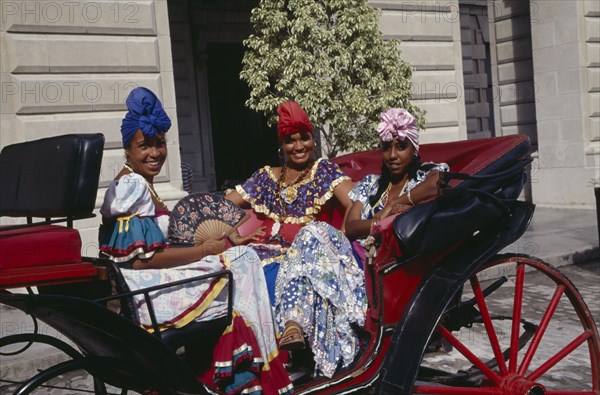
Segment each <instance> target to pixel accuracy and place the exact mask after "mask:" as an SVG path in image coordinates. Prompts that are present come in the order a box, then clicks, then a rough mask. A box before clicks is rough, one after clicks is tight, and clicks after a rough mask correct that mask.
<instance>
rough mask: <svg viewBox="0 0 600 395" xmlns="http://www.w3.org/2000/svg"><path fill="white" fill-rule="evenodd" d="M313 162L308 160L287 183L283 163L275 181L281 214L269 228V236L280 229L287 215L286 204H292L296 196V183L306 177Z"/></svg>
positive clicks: (285, 169)
mask: <svg viewBox="0 0 600 395" xmlns="http://www.w3.org/2000/svg"><path fill="white" fill-rule="evenodd" d="M312 167H313V163H312V161H310V162H308V164H307V165H306V168H305V169H304V170H302V172H301V173H300V174H299V175H298V177H296V178H295V179H294V181H292V182H291V183H289V184H288V185H285V174H286V173H287V166H286V165H285V164H284V165H283V167H282V168H281V174H279V180H278V181H277V201H278V202H279V207H281V215H280V217H279V221H275V223H274V224H273V227H272V228H271V236H275V235H276V234H278V233H279V230H280V229H281V223H280V222H284V221H285V219H286V217H287V205H288V204H292V203H294V202H295V201H296V199H297V198H298V190H297V189H296V184H298V183H299V182H300V181H302V180H303V179H304V177H306V175H307V174H308V172H309V171H310V170H311V169H312Z"/></svg>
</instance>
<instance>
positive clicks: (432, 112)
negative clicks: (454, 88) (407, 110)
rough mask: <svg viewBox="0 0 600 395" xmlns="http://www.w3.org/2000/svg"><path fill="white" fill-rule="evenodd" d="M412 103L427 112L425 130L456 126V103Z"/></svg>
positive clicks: (442, 101) (443, 101)
mask: <svg viewBox="0 0 600 395" xmlns="http://www.w3.org/2000/svg"><path fill="white" fill-rule="evenodd" d="M412 103H414V104H416V105H417V106H419V108H421V109H423V110H425V111H427V115H426V119H427V124H426V125H425V127H426V128H427V129H429V128H440V127H444V126H448V127H450V126H458V121H457V119H458V115H457V112H456V111H457V109H456V103H454V102H452V101H448V100H425V101H420V100H416V101H415V100H413V101H412Z"/></svg>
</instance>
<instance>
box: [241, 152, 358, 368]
mask: <svg viewBox="0 0 600 395" xmlns="http://www.w3.org/2000/svg"><path fill="white" fill-rule="evenodd" d="M346 180H349V178H348V177H347V176H346V175H345V174H344V173H343V172H342V171H341V170H340V168H339V167H338V166H337V165H336V164H334V163H333V162H330V161H329V160H326V159H319V160H317V161H316V162H315V163H314V164H313V165H312V168H311V170H310V172H309V173H308V175H307V177H306V179H304V180H302V181H301V182H299V183H298V184H296V185H295V189H296V190H297V191H296V193H295V194H291V196H292V197H294V195H295V197H294V198H293V199H290V198H287V201H286V196H285V195H284V192H285V188H284V187H280V186H279V180H278V177H276V176H275V174H274V172H273V170H272V169H271V168H270V167H269V166H266V167H264V168H262V169H260V170H258V171H257V172H256V173H254V175H252V177H251V178H250V179H248V180H247V181H246V182H244V183H243V184H241V185H238V186H237V187H236V190H237V192H238V193H239V194H240V195H241V196H242V198H243V199H244V200H246V201H247V202H249V203H250V205H251V206H252V208H253V210H254V211H255V212H257V213H260V214H262V215H263V216H265V217H267V218H268V219H269V221H267V233H269V236H268V237H266V238H265V240H264V242H261V243H252V244H249V246H250V247H252V248H253V249H255V251H256V252H257V253H258V255H259V256H260V257H261V259H262V261H263V265H264V270H265V276H266V279H267V284H268V286H269V291H270V296H271V298H272V302H273V304H274V306H275V316H276V321H277V323H278V324H279V329H280V331H282V330H283V327H284V325H285V323H286V322H287V321H289V320H293V321H296V322H298V323H299V324H300V325H301V326H302V328H303V330H304V332H305V333H306V334H307V336H308V340H309V344H310V346H311V348H312V350H313V352H314V359H315V375H324V376H327V377H331V376H333V374H334V373H335V370H336V368H337V367H338V366H339V365H340V364H341V366H347V365H348V364H349V363H350V362H352V361H353V360H354V357H355V356H356V352H357V350H358V346H359V339H358V337H357V335H356V334H355V332H354V330H353V329H352V327H351V324H353V323H356V324H358V325H361V326H362V325H364V319H365V312H366V307H367V299H366V292H365V286H364V276H363V273H362V270H361V269H360V268H359V266H358V265H357V263H356V261H355V259H354V256H353V254H352V248H351V246H350V243H349V241H348V239H347V238H346V237H345V236H344V234H343V233H341V232H340V231H339V230H337V229H335V228H334V227H332V226H331V225H329V224H327V223H325V222H319V221H315V219H316V218H317V216H318V215H319V214H320V212H321V211H322V210H323V208H324V206H325V204H326V203H327V201H328V200H329V199H331V198H332V197H333V191H334V189H335V187H336V186H337V185H339V184H340V183H342V182H343V181H346ZM281 189H283V191H282V190H281Z"/></svg>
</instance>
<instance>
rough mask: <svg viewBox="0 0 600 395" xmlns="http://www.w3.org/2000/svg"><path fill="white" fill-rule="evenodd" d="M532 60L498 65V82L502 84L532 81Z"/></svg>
mask: <svg viewBox="0 0 600 395" xmlns="http://www.w3.org/2000/svg"><path fill="white" fill-rule="evenodd" d="M532 70H533V66H532V60H531V59H525V60H521V61H517V62H511V63H505V64H501V65H498V81H499V82H500V83H507V82H517V81H522V80H531V79H532V77H533V72H532Z"/></svg>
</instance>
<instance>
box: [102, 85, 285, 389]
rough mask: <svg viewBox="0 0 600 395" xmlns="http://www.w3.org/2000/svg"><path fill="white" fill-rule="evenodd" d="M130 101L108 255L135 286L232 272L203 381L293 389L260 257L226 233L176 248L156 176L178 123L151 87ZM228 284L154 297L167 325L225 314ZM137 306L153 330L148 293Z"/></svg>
mask: <svg viewBox="0 0 600 395" xmlns="http://www.w3.org/2000/svg"><path fill="white" fill-rule="evenodd" d="M126 104H127V110H128V112H127V114H126V115H125V118H124V119H123V123H122V125H121V134H122V138H123V148H124V149H125V158H126V163H125V166H124V167H123V169H122V170H121V171H120V172H119V174H118V175H117V176H116V177H115V179H114V180H113V181H112V182H111V184H110V185H109V187H108V190H107V191H106V194H105V196H104V203H103V204H102V207H101V209H100V212H101V214H102V218H103V226H102V231H101V237H100V239H101V246H100V250H101V252H102V254H104V255H105V256H106V257H108V258H110V259H112V260H113V261H115V262H117V263H118V264H119V266H120V268H121V272H122V273H123V276H124V278H125V281H126V282H127V285H128V286H129V288H130V289H131V290H137V289H140V288H146V287H149V286H153V285H158V284H165V283H170V282H173V281H177V280H183V279H186V278H190V277H195V276H199V275H202V274H208V273H214V272H217V271H221V270H224V269H229V270H231V271H232V273H233V277H234V282H235V288H234V300H233V308H234V320H233V323H232V324H231V326H230V327H229V328H227V329H226V330H225V332H224V333H223V335H222V336H221V338H220V339H219V342H218V344H217V346H216V347H215V349H214V353H213V364H212V367H211V368H210V369H208V370H207V371H204V372H200V374H201V378H200V379H201V380H202V381H203V382H206V383H207V384H210V385H214V386H216V387H219V388H220V389H221V390H224V391H225V392H226V393H228V394H234V393H241V392H242V391H244V390H248V389H250V388H251V389H252V390H253V391H254V392H253V393H264V394H290V393H293V387H292V384H291V382H290V380H289V377H288V376H287V373H286V371H285V368H284V366H283V363H282V361H281V359H280V358H273V356H277V345H276V343H275V333H274V325H273V317H272V312H271V307H270V305H269V297H268V294H267V288H266V282H265V278H264V274H263V271H262V270H261V269H262V266H261V263H260V259H259V257H258V255H256V253H255V252H254V251H253V250H251V249H250V248H248V247H243V246H240V247H234V248H231V249H228V250H227V251H225V239H224V237H221V238H214V239H209V240H207V241H205V242H204V243H203V244H201V245H198V246H193V247H180V248H169V245H168V243H167V241H166V240H167V239H166V237H167V229H168V224H169V211H168V208H167V206H166V204H165V203H164V202H163V201H162V200H161V199H160V197H159V196H158V194H157V193H156V191H155V189H154V185H153V181H154V177H156V176H157V175H158V174H159V173H160V171H161V169H162V166H163V164H164V163H165V160H166V158H167V144H166V138H165V134H166V133H167V131H168V130H169V128H170V127H171V121H170V119H169V117H168V116H167V114H166V113H165V111H164V109H163V107H162V104H161V102H160V100H159V99H158V98H157V97H156V95H155V94H154V93H152V92H151V91H150V90H148V89H146V88H141V87H140V88H135V89H134V90H133V91H132V92H131V93H130V94H129V96H128V97H127V100H126ZM234 261H235V262H234ZM231 262H234V263H233V264H231ZM226 286H227V280H226V279H224V278H218V279H213V280H206V281H203V282H194V283H191V284H189V285H183V286H179V287H173V288H168V291H167V292H162V293H161V294H160V295H158V294H154V295H152V299H153V307H154V310H155V315H156V318H157V321H158V322H159V327H160V329H161V330H162V329H166V328H170V327H176V328H179V327H183V326H185V325H186V324H188V323H190V322H192V321H208V320H211V319H215V318H218V317H222V316H224V315H225V314H226V312H227V300H226V295H227V291H226V290H227V287H226ZM135 304H136V308H137V313H138V315H139V318H140V323H141V324H142V326H143V327H145V328H146V329H148V330H152V327H151V320H150V316H149V312H148V309H147V307H146V302H145V300H144V298H143V297H136V299H135ZM267 357H268V358H267Z"/></svg>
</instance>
